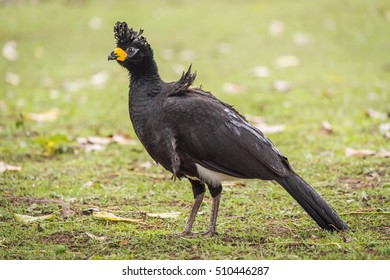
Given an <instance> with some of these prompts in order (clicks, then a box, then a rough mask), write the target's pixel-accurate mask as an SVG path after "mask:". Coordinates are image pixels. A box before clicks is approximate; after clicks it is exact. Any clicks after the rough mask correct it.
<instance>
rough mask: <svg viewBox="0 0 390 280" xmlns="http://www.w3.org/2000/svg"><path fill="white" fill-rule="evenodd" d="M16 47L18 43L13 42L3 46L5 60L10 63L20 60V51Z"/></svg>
mask: <svg viewBox="0 0 390 280" xmlns="http://www.w3.org/2000/svg"><path fill="white" fill-rule="evenodd" d="M16 47H17V44H16V41H14V40H11V41H8V42H6V43H5V44H4V46H3V56H4V58H6V59H8V60H10V61H15V60H16V59H17V58H18V51H17V49H16Z"/></svg>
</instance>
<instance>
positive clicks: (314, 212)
mask: <svg viewBox="0 0 390 280" xmlns="http://www.w3.org/2000/svg"><path fill="white" fill-rule="evenodd" d="M276 181H277V182H278V183H279V184H280V185H281V186H282V187H283V188H284V189H285V190H286V191H287V192H288V193H289V194H290V195H291V196H292V197H293V198H294V199H295V200H296V201H297V202H298V203H299V204H300V205H301V206H302V207H303V209H305V211H306V212H307V213H308V214H309V215H310V216H311V217H312V218H313V219H314V220H315V221H316V222H317V224H318V225H319V226H320V227H321V228H323V229H326V230H330V231H335V230H337V231H344V230H346V231H347V230H349V228H348V226H347V224H346V223H345V222H344V221H343V220H342V219H341V218H340V217H339V216H338V215H337V214H336V212H335V211H334V210H333V209H332V207H330V206H329V204H328V203H327V202H326V201H325V200H324V199H323V198H322V197H321V196H320V195H319V194H318V193H317V192H316V191H315V190H314V189H313V188H312V187H311V186H310V185H309V184H308V183H306V182H305V181H304V180H303V179H302V178H301V177H299V176H298V175H295V174H294V175H291V176H289V177H284V178H279V179H277V180H276Z"/></svg>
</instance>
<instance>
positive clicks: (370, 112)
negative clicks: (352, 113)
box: [366, 109, 389, 120]
mask: <svg viewBox="0 0 390 280" xmlns="http://www.w3.org/2000/svg"><path fill="white" fill-rule="evenodd" d="M366 114H367V116H368V117H370V118H373V119H378V120H385V119H387V118H388V117H389V114H386V113H383V112H378V111H375V110H373V109H368V110H367V111H366Z"/></svg>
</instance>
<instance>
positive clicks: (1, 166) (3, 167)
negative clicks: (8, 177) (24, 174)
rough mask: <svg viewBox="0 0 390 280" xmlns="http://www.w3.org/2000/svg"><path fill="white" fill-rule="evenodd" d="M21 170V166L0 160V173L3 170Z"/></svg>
mask: <svg viewBox="0 0 390 280" xmlns="http://www.w3.org/2000/svg"><path fill="white" fill-rule="evenodd" d="M20 170H22V167H20V166H15V165H9V164H7V163H5V162H3V161H0V173H4V172H5V171H20Z"/></svg>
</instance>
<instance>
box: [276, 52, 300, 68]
mask: <svg viewBox="0 0 390 280" xmlns="http://www.w3.org/2000/svg"><path fill="white" fill-rule="evenodd" d="M275 64H276V66H277V67H279V68H289V67H296V66H298V65H299V59H298V57H296V56H295V55H286V56H281V57H279V58H278V59H276V61H275Z"/></svg>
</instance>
